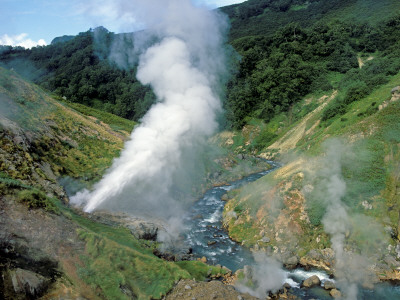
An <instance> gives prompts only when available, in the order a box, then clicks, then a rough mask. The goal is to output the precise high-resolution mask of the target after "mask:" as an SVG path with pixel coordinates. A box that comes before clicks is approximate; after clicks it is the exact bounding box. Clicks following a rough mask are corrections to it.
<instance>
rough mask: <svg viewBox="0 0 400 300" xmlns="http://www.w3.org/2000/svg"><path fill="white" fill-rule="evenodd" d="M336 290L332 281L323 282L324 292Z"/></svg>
mask: <svg viewBox="0 0 400 300" xmlns="http://www.w3.org/2000/svg"><path fill="white" fill-rule="evenodd" d="M335 288H336V285H335V283H334V282H333V281H330V280H327V281H325V282H324V289H325V290H333V289H335Z"/></svg>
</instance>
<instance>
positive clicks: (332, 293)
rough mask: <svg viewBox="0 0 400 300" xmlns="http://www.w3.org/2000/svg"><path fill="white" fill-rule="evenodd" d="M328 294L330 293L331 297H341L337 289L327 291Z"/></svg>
mask: <svg viewBox="0 0 400 300" xmlns="http://www.w3.org/2000/svg"><path fill="white" fill-rule="evenodd" d="M329 295H331V296H332V297H333V298H335V299H337V298H341V297H342V293H341V292H340V291H339V290H337V289H333V290H331V291H330V292H329Z"/></svg>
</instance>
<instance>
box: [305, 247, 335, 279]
mask: <svg viewBox="0 0 400 300" xmlns="http://www.w3.org/2000/svg"><path fill="white" fill-rule="evenodd" d="M334 259H335V253H334V252H333V250H332V249H331V248H326V249H322V250H316V249H313V250H310V251H309V252H308V253H307V254H306V255H305V256H303V257H302V258H301V259H300V265H302V266H303V267H306V268H309V267H312V268H317V269H322V270H325V271H327V272H328V273H331V272H332V266H333V263H334Z"/></svg>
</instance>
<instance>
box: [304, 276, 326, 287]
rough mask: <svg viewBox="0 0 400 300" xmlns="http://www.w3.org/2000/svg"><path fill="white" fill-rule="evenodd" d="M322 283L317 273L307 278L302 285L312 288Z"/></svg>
mask: <svg viewBox="0 0 400 300" xmlns="http://www.w3.org/2000/svg"><path fill="white" fill-rule="evenodd" d="M320 284H321V280H320V279H319V277H318V276H317V275H313V276H311V277H309V278H307V279H305V280H304V281H303V282H302V284H301V286H302V287H305V288H311V287H313V286H318V285H320Z"/></svg>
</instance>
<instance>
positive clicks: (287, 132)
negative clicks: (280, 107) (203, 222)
mask: <svg viewBox="0 0 400 300" xmlns="http://www.w3.org/2000/svg"><path fill="white" fill-rule="evenodd" d="M399 85H400V74H397V75H395V76H393V77H392V78H391V79H390V81H389V82H388V83H387V84H385V85H382V86H381V87H380V88H378V89H376V90H375V91H373V92H372V93H371V94H370V95H369V96H367V97H363V98H361V99H360V100H358V101H355V102H352V103H351V104H350V105H349V107H348V108H347V109H346V112H344V113H338V114H337V115H335V116H334V117H333V118H331V119H328V120H324V118H323V116H324V112H325V111H327V110H328V108H329V106H330V105H333V104H334V103H335V101H340V100H339V99H340V91H339V94H338V92H337V91H334V92H333V93H331V94H327V95H326V96H323V97H321V96H311V97H308V98H307V99H304V101H303V102H302V104H303V105H304V106H307V105H310V104H311V103H314V105H313V106H312V107H314V109H312V110H311V111H310V112H309V113H308V114H305V115H304V117H301V118H299V119H298V121H296V122H294V123H292V124H290V125H287V124H288V123H285V122H280V123H279V124H280V127H279V128H278V129H276V132H277V134H278V136H277V137H276V138H275V139H274V140H273V141H272V142H271V141H270V142H269V143H268V146H267V147H265V148H264V149H263V150H261V151H260V152H259V155H260V156H262V157H265V158H269V159H271V158H275V159H278V160H281V161H282V162H283V166H282V167H281V168H280V169H278V170H277V171H275V172H274V173H271V174H269V175H267V176H266V177H264V178H262V179H260V180H259V181H257V182H255V183H253V184H250V185H249V186H247V187H244V188H242V189H241V190H239V191H232V192H230V193H228V198H230V200H229V201H228V202H227V204H226V206H225V211H224V225H225V226H226V228H227V229H228V231H229V233H230V235H231V237H232V238H234V239H235V240H237V241H238V242H241V243H244V244H245V245H247V246H249V247H253V248H254V249H255V250H258V249H264V250H265V251H267V252H269V253H270V254H271V255H275V256H276V257H278V258H279V259H280V260H282V261H283V262H284V263H286V265H287V266H288V267H294V266H296V265H303V266H308V267H318V268H322V269H325V270H327V271H328V272H332V273H334V274H335V275H336V276H339V277H340V271H341V270H340V267H339V266H338V261H340V259H339V257H338V255H337V251H338V249H337V248H335V247H337V244H335V239H334V237H335V236H337V235H339V233H338V232H337V231H335V230H339V229H338V228H340V225H335V226H333V225H332V222H333V220H339V222H340V224H342V226H345V229H344V231H343V232H340V234H342V237H343V245H342V247H343V248H341V249H342V251H343V252H344V253H345V254H346V255H349V256H350V257H352V259H353V260H357V259H358V258H357V257H356V256H357V255H360V257H362V258H363V263H360V264H361V265H360V266H358V269H357V270H358V271H357V272H364V273H365V274H367V275H368V276H367V275H366V276H361V277H357V278H358V279H353V280H355V281H356V282H357V283H359V284H363V285H364V286H370V284H371V283H373V282H376V281H377V280H378V279H380V280H399V279H400V273H399V267H400V251H399V250H400V242H399V232H400V227H399V224H400V223H399V222H400V216H399V211H400V210H399V208H400V207H399V205H400V198H399V188H398V186H399V174H400V156H399V153H400V148H399V145H400V144H399V142H400V140H399V137H400V127H399V126H400V121H399V120H400V101H399V97H400V93H399ZM272 123H277V121H276V120H272ZM249 126H255V125H249ZM262 126H265V125H262ZM267 126H268V125H267ZM255 128H258V131H259V132H260V124H258V127H257V126H255ZM261 128H262V127H261ZM247 130H248V129H246V128H245V129H244V130H243V131H242V132H241V133H236V135H237V137H236V138H235V137H233V139H236V140H242V141H243V139H245V140H247V145H251V144H252V143H253V140H254V139H255V138H256V137H257V134H256V133H254V129H253V133H254V135H253V137H251V136H250V137H249V135H248V134H247ZM240 136H242V138H240ZM230 138H232V136H230ZM233 146H234V147H236V151H239V152H241V151H243V144H242V145H240V143H237V144H236V145H235V144H233ZM245 147H246V146H245ZM248 147H249V146H247V149H249V148H248ZM333 205H335V206H334V207H335V209H334V210H333V211H331V209H332V206H333ZM341 210H342V211H343V212H345V213H343V214H342V213H341ZM335 218H336V219H335ZM341 230H343V229H341ZM339 231H340V230H339ZM347 268H348V274H353V275H354V274H355V273H351V272H352V270H355V269H356V268H357V267H356V266H355V265H353V264H352V263H350V262H348V263H347ZM368 268H369V269H368ZM367 269H368V270H367ZM371 270H372V271H371ZM358 274H359V273H358ZM342 275H343V274H342ZM354 276H355V275H354ZM357 280H358V281H357Z"/></svg>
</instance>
